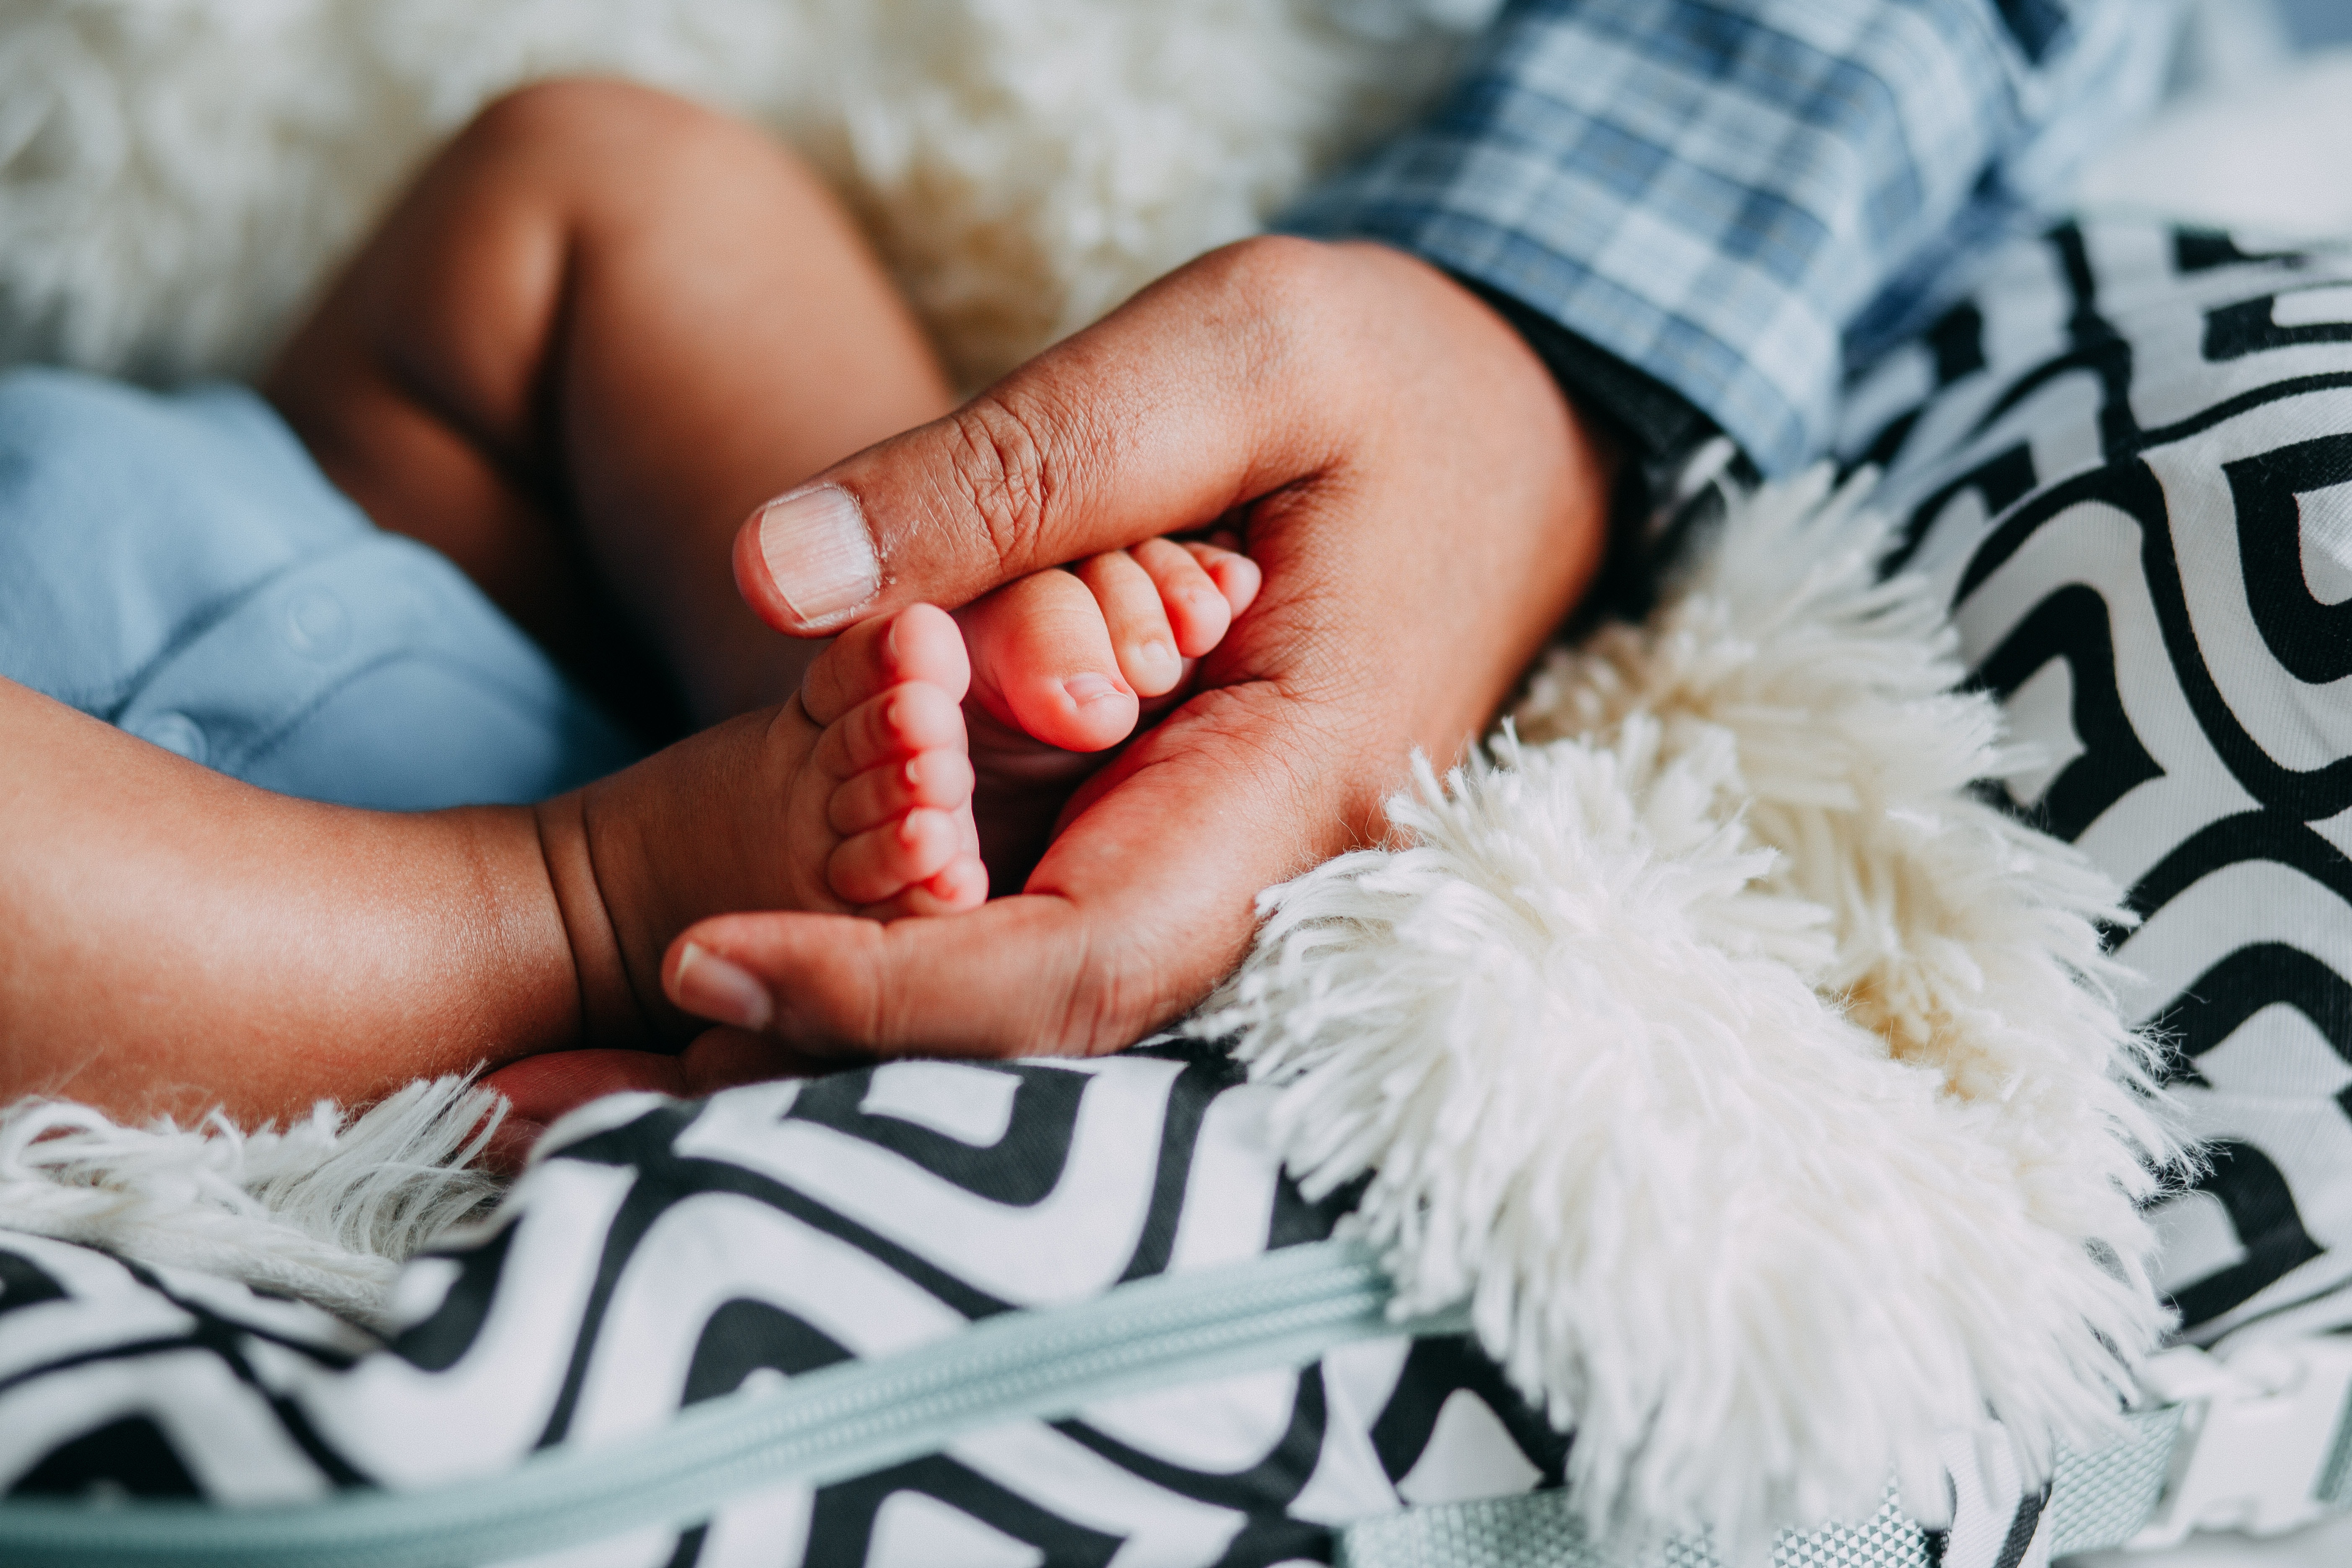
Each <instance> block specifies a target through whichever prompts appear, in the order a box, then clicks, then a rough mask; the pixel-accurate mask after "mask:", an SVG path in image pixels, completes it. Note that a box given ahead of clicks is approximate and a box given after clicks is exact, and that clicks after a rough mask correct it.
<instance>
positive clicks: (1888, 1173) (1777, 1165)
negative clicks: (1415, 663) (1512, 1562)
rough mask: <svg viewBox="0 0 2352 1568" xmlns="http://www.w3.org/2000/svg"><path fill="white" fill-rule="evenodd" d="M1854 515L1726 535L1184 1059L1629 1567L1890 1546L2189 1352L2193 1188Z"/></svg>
mask: <svg viewBox="0 0 2352 1568" xmlns="http://www.w3.org/2000/svg"><path fill="white" fill-rule="evenodd" d="M1827 484H1828V479H1827V476H1826V473H1822V474H1819V475H1816V476H1814V477H1813V478H1812V479H1809V480H1807V481H1803V482H1801V483H1799V484H1796V485H1791V486H1787V487H1782V488H1780V489H1777V490H1770V491H1767V492H1765V493H1764V494H1762V495H1760V496H1759V497H1757V498H1756V499H1754V500H1752V501H1749V502H1745V503H1737V504H1735V505H1734V507H1733V509H1732V510H1733V515H1732V517H1731V518H1730V519H1729V521H1727V524H1726V526H1725V527H1724V528H1723V529H1722V530H1721V531H1720V535H1719V538H1718V540H1717V542H1716V543H1715V544H1714V547H1713V548H1712V549H1710V550H1708V551H1706V552H1703V553H1702V555H1701V556H1700V558H1699V561H1698V563H1697V564H1696V568H1695V570H1694V571H1693V572H1692V574H1691V575H1690V576H1689V578H1688V579H1687V580H1686V581H1685V582H1684V583H1683V584H1681V585H1680V587H1679V588H1678V589H1677V590H1676V591H1675V593H1674V594H1672V595H1670V596H1669V598H1668V599H1667V601H1666V602H1665V603H1664V605H1662V606H1661V607H1660V609H1659V610H1658V611H1657V613H1656V614H1655V615H1654V616H1652V618H1651V620H1650V621H1649V623H1648V624H1647V625H1645V626H1642V627H1639V628H1635V627H1631V626H1621V627H1615V628H1612V629H1610V630H1608V631H1605V632H1603V633H1602V634H1601V636H1600V637H1597V638H1595V639H1594V640H1593V641H1591V643H1590V644H1588V645H1587V646H1586V647H1583V648H1581V649H1579V650H1576V651H1574V652H1566V651H1563V652H1560V653H1557V654H1555V655H1554V656H1553V657H1552V658H1551V660H1550V661H1549V664H1548V665H1547V666H1546V668H1544V670H1543V672H1542V674H1541V675H1540V677H1539V678H1538V680H1537V681H1536V683H1535V686H1534V689H1533V690H1532V692H1531V694H1530V696H1529V697H1528V700H1527V701H1526V702H1525V703H1524V704H1522V705H1521V707H1520V708H1519V710H1518V712H1517V733H1516V734H1514V733H1513V732H1511V731H1509V730H1506V731H1505V732H1504V734H1503V735H1502V736H1501V737H1500V738H1499V739H1498V740H1497V741H1496V742H1495V743H1494V744H1493V745H1492V747H1491V748H1490V753H1491V754H1490V757H1489V758H1484V759H1474V760H1473V761H1472V762H1471V763H1469V764H1468V765H1467V766H1465V767H1464V768H1462V769H1460V770H1457V771H1455V772H1454V773H1452V774H1450V775H1448V777H1447V779H1446V780H1445V783H1444V785H1443V786H1441V785H1440V784H1439V783H1438V781H1437V780H1436V779H1435V778H1434V777H1433V776H1432V774H1431V773H1430V771H1429V769H1428V768H1427V767H1426V765H1425V764H1424V765H1423V767H1422V768H1421V770H1420V773H1419V778H1418V783H1417V786H1416V787H1415V788H1414V789H1412V790H1411V791H1409V792H1407V793H1406V794H1404V795H1400V796H1399V797H1398V798H1397V799H1396V800H1395V801H1393V802H1392V803H1391V806H1390V819H1391V822H1392V823H1393V825H1394V826H1395V828H1396V830H1397V832H1398V834H1399V836H1400V843H1399V845H1398V846H1397V847H1392V848H1387V849H1379V850H1368V851H1364V852H1360V853H1358V854H1354V855H1349V856H1345V857H1342V858H1339V859H1337V860H1334V861H1331V862H1329V863H1328V864H1327V865H1324V866H1322V867H1320V868H1317V869H1316V870H1314V871H1311V872H1309V873H1307V875H1306V876H1304V877H1301V878H1299V879H1297V880H1296V881H1294V882H1291V883H1289V884H1287V885H1286V886H1284V887H1280V888H1276V889H1272V890H1271V891H1269V892H1268V893H1267V894H1265V897H1264V898H1263V900H1261V909H1262V910H1263V912H1264V913H1265V917H1266V920H1265V927H1264V929H1263V931H1261V933H1260V936H1259V939H1258V942H1257V945H1256V948H1255V952H1253V953H1252V955H1251V957H1250V959H1249V961H1248V963H1246V964H1245V965H1244V968H1243V969H1242V971H1241V973H1239V974H1238V975H1237V976H1236V977H1235V978H1234V981H1233V982H1231V983H1230V984H1229V985H1228V986H1227V988H1226V990H1225V991H1224V993H1223V994H1222V995H1221V997H1220V998H1219V1000H1218V1001H1217V1002H1216V1003H1215V1004H1213V1006H1212V1008H1211V1009H1210V1010H1209V1012H1208V1013H1207V1014H1206V1015H1205V1016H1203V1018H1202V1019H1201V1020H1200V1021H1199V1022H1198V1023H1197V1024H1196V1026H1195V1027H1197V1028H1198V1029H1200V1030H1201V1031H1202V1032H1203V1033H1209V1034H1219V1033H1224V1032H1228V1031H1238V1032H1239V1034H1240V1037H1241V1042H1242V1043H1241V1053H1242V1055H1243V1056H1244V1058H1246V1059H1247V1060H1249V1061H1250V1062H1251V1063H1252V1065H1253V1068H1254V1070H1255V1072H1256V1073H1258V1074H1259V1075H1260V1076H1262V1077H1265V1078H1269V1079H1274V1080H1275V1081H1277V1082H1280V1083H1283V1084H1286V1085H1287V1086H1288V1087H1287V1088H1286V1091H1285V1093H1284V1096H1283V1098H1282V1100H1280V1101H1279V1103H1278V1109H1277V1110H1276V1129H1277V1131H1276V1136H1277V1138H1278V1140H1279V1141H1280V1143H1281V1146H1282V1148H1283V1150H1284V1152H1285V1153H1286V1158H1287V1160H1288V1163H1289V1164H1290V1167H1291V1169H1292V1170H1293V1171H1294V1172H1296V1173H1297V1174H1298V1175H1299V1177H1300V1178H1301V1180H1302V1182H1303V1183H1304V1184H1305V1185H1306V1187H1307V1191H1308V1192H1309V1193H1310V1194H1326V1193H1328V1192H1331V1191H1333V1190H1335V1189H1337V1188H1338V1187H1339V1186H1341V1185H1343V1184H1346V1183H1349V1182H1351V1181H1354V1180H1357V1179H1358V1178H1360V1177H1369V1183H1370V1184H1369V1186H1368V1187H1367V1189H1366V1193H1365V1196H1364V1200H1363V1202H1362V1204H1361V1205H1360V1206H1359V1207H1358V1209H1357V1210H1356V1212H1355V1214H1354V1215H1353V1216H1352V1217H1351V1219H1350V1220H1349V1222H1348V1224H1349V1228H1350V1229H1351V1230H1352V1231H1353V1232H1354V1233H1355V1234H1357V1235H1360V1236H1362V1237H1367V1238H1369V1239H1370V1240H1372V1241H1373V1242H1375V1243H1377V1244H1379V1245H1380V1246H1381V1247H1382V1248H1383V1249H1384V1250H1385V1252H1386V1255H1387V1258H1388V1259H1389V1261H1390V1264H1391V1268H1392V1269H1393V1271H1394V1273H1395V1274H1396V1277H1397V1279H1398V1280H1399V1282H1400V1285H1401V1287H1402V1292H1401V1294H1400V1297H1399V1300H1398V1303H1397V1310H1399V1311H1400V1312H1412V1311H1417V1310H1424V1309H1430V1308H1434V1307H1437V1306H1440V1305H1443V1304H1444V1303H1448V1302H1452V1301H1455V1300H1461V1299H1463V1298H1464V1297H1465V1296H1467V1297H1468V1298H1470V1299H1471V1300H1472V1301H1473V1302H1474V1304H1475V1321H1476V1324H1477V1331H1478V1334H1479V1338H1480V1339H1481V1341H1482V1342H1484V1343H1485V1344H1486V1348H1487V1349H1488V1350H1489V1351H1490V1352H1492V1353H1493V1354H1495V1355H1496V1357H1497V1358H1498V1359H1499V1360H1500V1361H1501V1362H1502V1363H1503V1365H1504V1367H1505V1368H1506V1370H1507V1372H1508V1373H1509V1374H1510V1376H1511V1378H1512V1380H1513V1382H1514V1383H1516V1384H1517V1385H1518V1386H1519V1387H1520V1388H1521V1389H1522V1390H1523V1391H1524V1392H1526V1393H1527V1394H1529V1395H1530V1396H1531V1397H1533V1398H1536V1399H1538V1400H1539V1401H1541V1402H1542V1403H1543V1404H1544V1405H1547V1406H1548V1407H1549V1410H1550V1411H1551V1413H1552V1415H1554V1417H1555V1418H1556V1419H1557V1420H1559V1422H1560V1423H1561V1424H1562V1425H1563V1426H1567V1425H1570V1424H1573V1426H1575V1428H1576V1432H1577V1441H1576V1446H1575V1447H1574V1448H1573V1449H1572V1450H1571V1452H1570V1458H1569V1477H1570V1487H1571V1490H1572V1492H1573V1494H1574V1495H1575V1496H1576V1498H1577V1499H1578V1500H1579V1502H1580V1505H1581V1506H1582V1507H1583V1509H1584V1510H1586V1513H1587V1522H1588V1526H1589V1527H1590V1528H1591V1530H1592V1531H1595V1532H1596V1533H1597V1534H1600V1535H1601V1536H1604V1537H1618V1536H1622V1535H1623V1534H1624V1533H1626V1532H1628V1531H1634V1532H1641V1533H1646V1532H1649V1531H1654V1530H1657V1529H1661V1528H1664V1529H1669V1530H1684V1529H1691V1528H1696V1526H1698V1525H1699V1524H1700V1523H1702V1522H1703V1521H1712V1522H1713V1524H1714V1526H1715V1528H1716V1530H1717V1538H1718V1539H1719V1540H1729V1541H1731V1542H1747V1543H1749V1544H1751V1545H1752V1544H1756V1543H1759V1542H1763V1541H1765V1540H1767V1539H1769V1530H1770V1529H1771V1528H1772V1527H1774V1526H1776V1525H1779V1524H1781V1523H1785V1522H1789V1521H1807V1522H1811V1521H1821V1520H1824V1519H1828V1518H1832V1517H1836V1516H1840V1515H1843V1516H1844V1517H1862V1516H1864V1515H1866V1514H1867V1513H1868V1512H1869V1511H1870V1510H1871V1508H1872V1507H1874V1505H1875V1502H1876V1500H1877V1499H1878V1497H1879V1495H1880V1490H1881V1489H1882V1488H1883V1487H1884V1485H1885V1477H1886V1473H1887V1467H1888V1464H1889V1462H1890V1461H1892V1462H1893V1464H1894V1466H1895V1470H1896V1472H1897V1475H1898V1477H1899V1478H1900V1479H1901V1482H1902V1484H1903V1488H1904V1493H1905V1498H1906V1504H1907V1506H1908V1507H1909V1508H1910V1509H1911V1510H1913V1511H1914V1512H1915V1513H1917V1514H1918V1515H1920V1516H1921V1517H1924V1518H1929V1519H1933V1518H1934V1517H1935V1516H1936V1515H1937V1513H1938V1512H1939V1511H1940V1510H1941V1509H1942V1507H1943V1503H1942V1488H1941V1483H1940V1479H1939V1478H1940V1475H1941V1466H1940V1462H1939V1460H1938V1458H1937V1433H1938V1432H1939V1431H1949V1430H1953V1429H1958V1428H1966V1427H1969V1426H1975V1425H1977V1424H1978V1423H1979V1422H1980V1421H1981V1419H1982V1418H1983V1416H1984V1415H1985V1414H1986V1413H1987V1412H1988V1411H1990V1413H1991V1414H1992V1415H1994V1416H1996V1417H1997V1418H1999V1419H2000V1421H2001V1422H2002V1423H2003V1425H2004V1426H2005V1427H2006V1429H2007V1431H2008V1433H2009V1435H2010V1436H2011V1440H2013V1441H2014V1442H2015V1444H2016V1445H2017V1447H2018V1448H2019V1450H2020V1455H2021V1459H2022V1461H2023V1463H2024V1464H2025V1466H2026V1467H2027V1468H2029V1469H2030V1470H2032V1471H2034V1472H2036V1473H2037V1474H2046V1473H2047V1469H2048V1466H2049V1463H2050V1458H2051V1451H2052V1445H2053V1440H2054V1439H2056V1438H2059V1437H2062V1436H2063V1437H2065V1438H2069V1439H2073V1440H2075V1441H2077V1442H2079V1443H2081V1444H2082V1445H2084V1446H2095V1445H2096V1443H2097V1441H2098V1439H2099V1437H2100V1436H2101V1434H2102V1433H2103V1432H2104V1431H2105V1430H2107V1429H2108V1428H2109V1426H2110V1425H2111V1423H2112V1422H2113V1419H2114V1412H2115V1410H2116V1405H2117V1401H2118V1398H2119V1396H2121V1395H2122V1394H2124V1393H2125V1392H2126V1390H2127V1389H2128V1388H2129V1387H2130V1386H2131V1369H2132V1367H2133V1365H2134V1364H2135V1363H2136V1362H2137V1360H2138V1358H2139V1357H2140V1356H2141V1355H2142V1354H2144V1353H2145V1352H2147V1350H2148V1349H2150V1348H2152V1347H2153V1345H2154V1343H2155V1342H2156V1341H2157V1339H2158V1336H2159V1335H2160V1334H2161V1332H2162V1331H2163V1329H2164V1327H2165V1318H2164V1315H2163V1313H2162V1311H2161V1310H2160V1308H2159V1307H2158V1302H2157V1300H2156V1297H2155V1295H2154V1292H2153V1290H2152V1289H2150V1286H2149V1283H2148V1279H2147V1271H2146V1265H2147V1258H2148V1257H2149V1255H2150V1254H2151V1252H2152V1251H2153V1248H2154V1239H2155V1238H2154V1237H2153V1235H2152V1233H2151V1232H2150V1230H2149V1228H2148V1226H2147V1225H2146V1224H2145V1223H2144V1222H2143V1221H2142V1219H2141V1218H2140V1216H2139V1214H2138V1212H2137V1207H2136V1206H2135V1205H2136V1204H2137V1202H2138V1201H2140V1200H2144V1199H2146V1198H2147V1196H2148V1195H2149V1194H2151V1193H2152V1192H2153V1191H2154V1190H2155V1186H2156V1184H2157V1181H2158V1176H2157V1174H2156V1172H2157V1171H2158V1169H2160V1168H2162V1167H2164V1166H2166V1165H2168V1164H2172V1163H2177V1162H2178V1161H2179V1159H2180V1157H2181V1156H2180V1153H2179V1148H2178V1146H2177V1144H2176V1143H2175V1142H2174V1140H2173V1138H2172V1136H2171V1134H2170V1133H2169V1132H2168V1130H2167V1128H2166V1126H2165V1124H2164V1122H2163V1121H2162V1120H2161V1117H2160V1115H2159V1113H2158V1107H2159V1104H2160V1101H2159V1100H2158V1098H2157V1095H2156V1091H2155V1089H2154V1087H2153V1084H2152V1083H2151V1081H2150V1078H2149V1075H2148V1070H2147V1069H2148V1066H2149V1061H2148V1057H2147V1047H2146V1046H2145V1044H2144V1043H2143V1042H2142V1041H2140V1040H2138V1039H2137V1038H2136V1037H2133V1036H2132V1035H2131V1033H2130V1032H2129V1031H2128V1030H2127V1029H2126V1027H2125V1026H2124V1025H2123V1024H2122V1023H2121V1021H2120V1020H2119V1018H2118V1016H2117V1013H2116V1006H2115V1004H2114V1000H2113V997H2112V995H2111V993H2110V989H2109V983H2110V980H2111V978H2112V971H2111V970H2110V968H2109V966H2108V964H2107V963H2106V961H2105V958H2104V957H2103V955H2102V952H2101V948H2100V944H2099V942H2098V935H2097V929H2096V922H2097V921H2103V920H2105V921H2114V920H2121V919H2123V918H2124V917H2123V915H2122V914H2121V912H2120V911H2119V910H2117V908H2116V899H2115V890H2114V889H2111V888H2109V887H2106V886H2105V885H2104V884H2103V883H2102V881H2101V880H2100V879H2099V878H2098V877H2097V876H2096V875H2095V873H2094V872H2093V871H2092V870H2091V869H2090V868H2089V867H2088V866H2087V865H2086V864H2085V863H2084V861H2082V860H2081V859H2080V858H2078V857H2077V856H2075V855H2074V852H2073V851H2072V850H2070V849H2068V848H2067V847H2064V846H2063V845H2060V844H2058V843H2056V842H2055V841H2053V840H2051V839H2049V838H2046V837H2042V836H2041V835H2038V834H2035V833H2033V832H2031V831H2030V830H2028V829H2025V828H2023V827H2021V826H2019V825H2017V824H2016V823H2015V822H2014V821H2013V820H2012V819H2011V818H2010V817H2008V816H2004V815H2002V814H2001V813H2000V812H1998V811H1996V810H1994V809H1992V808H1990V807H1989V806H1987V805H1982V804H1980V803H1979V801H1978V800H1977V799H1976V798H1975V797H1974V796H1973V795H1971V793H1970V791H1969V785H1970V784H1971V783H1972V782H1974V781H1977V780H1981V779H1985V778H1988V777H1991V776H1996V775H1998V774H2000V773H2002V772H2003V771H2004V770H2005V769H2006V768H2009V767H2013V766H2016V765H2020V763H2021V762H2023V761H2025V760H2026V759H2021V758H2017V757H2010V756H2004V755H2003V754H2002V753H2001V752H2000V750H1999V749H1998V747H1997V744H1996V742H1997V739H1998V735H1999V728H2000V714H1999V710H1997V709H1996V708H1995V707H1994V705H1993V703H1992V702H1991V700H1990V699H1989V698H1987V697H1983V696H1980V695H1963V694H1958V693H1957V692H1956V688H1957V687H1958V684H1959V680H1960V677H1961V675H1962V673H1963V672H1962V670H1961V669H1960V668H1959V666H1958V663H1957V661H1956V659H1955V658H1954V657H1953V638H1952V636H1951V634H1950V632H1949V630H1948V627H1947V626H1945V624H1944V623H1943V620H1942V617H1941V616H1940V614H1939V613H1938V610H1937V605H1936V604H1935V601H1934V600H1933V598H1932V597H1931V596H1930V595H1929V594H1928V593H1927V590H1926V589H1925V586H1924V584H1920V583H1918V582H1916V581H1915V580H1911V579H1902V578H1898V579H1896V580H1895V581H1892V582H1888V583H1883V584H1882V583H1880V582H1879V581H1878V580H1877V577H1876V574H1875V572H1874V561H1875V559H1876V557H1877V555H1878V553H1879V552H1880V551H1881V550H1882V549H1883V547H1884V544H1885V530H1884V527H1883V525H1882V524H1881V522H1880V521H1878V520H1877V519H1876V518H1874V517H1873V516H1872V515H1870V514H1869V513H1867V512H1865V511H1864V510H1861V508H1860V507H1859V505H1858V499H1859V495H1860V487H1858V486H1857V487H1850V488H1849V489H1847V490H1846V491H1845V492H1844V493H1843V494H1841V495H1838V496H1835V497H1831V496H1828V495H1826V493H1825V492H1826V487H1827Z"/></svg>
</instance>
